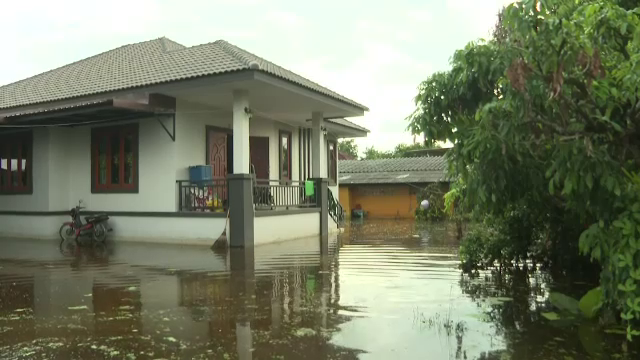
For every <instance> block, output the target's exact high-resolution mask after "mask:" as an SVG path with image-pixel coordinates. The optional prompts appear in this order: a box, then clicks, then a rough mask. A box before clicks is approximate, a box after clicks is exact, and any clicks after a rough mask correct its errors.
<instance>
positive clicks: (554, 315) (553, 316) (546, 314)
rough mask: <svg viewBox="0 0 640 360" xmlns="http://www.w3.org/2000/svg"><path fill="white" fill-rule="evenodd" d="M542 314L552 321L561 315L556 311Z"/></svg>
mask: <svg viewBox="0 0 640 360" xmlns="http://www.w3.org/2000/svg"><path fill="white" fill-rule="evenodd" d="M540 315H542V316H543V317H544V318H545V319H547V320H550V321H554V320H560V315H558V314H557V313H554V312H543V313H541V314H540Z"/></svg>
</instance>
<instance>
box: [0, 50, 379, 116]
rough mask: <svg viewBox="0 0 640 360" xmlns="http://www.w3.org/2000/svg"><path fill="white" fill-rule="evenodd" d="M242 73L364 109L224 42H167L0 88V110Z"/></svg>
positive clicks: (100, 56) (103, 55) (88, 60)
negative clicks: (256, 73)
mask: <svg viewBox="0 0 640 360" xmlns="http://www.w3.org/2000/svg"><path fill="white" fill-rule="evenodd" d="M242 70H256V71H262V72H265V73H267V74H270V75H273V76H276V77H279V78H282V79H284V80H287V81H290V82H292V83H295V84H297V85H300V86H303V87H305V88H308V89H310V90H313V91H316V92H318V93H321V94H324V95H326V96H329V97H332V98H334V99H336V100H339V101H342V102H345V103H347V104H350V105H353V106H356V107H358V108H361V109H363V110H368V109H367V108H366V107H365V106H364V105H361V104H359V103H357V102H355V101H353V100H350V99H348V98H346V97H344V96H342V95H340V94H338V93H336V92H334V91H331V90H329V89H327V88H325V87H323V86H321V85H319V84H317V83H315V82H312V81H310V80H308V79H305V78H304V77H302V76H300V75H297V74H295V73H293V72H291V71H289V70H287V69H284V68H282V67H280V66H278V65H276V64H274V63H271V62H269V61H267V60H265V59H263V58H261V57H258V56H256V55H253V54H251V53H249V52H247V51H245V50H243V49H240V48H238V47H237V46H234V45H232V44H229V43H228V42H226V41H223V40H218V41H216V42H213V43H208V44H203V45H197V46H192V47H185V46H183V45H180V44H178V43H176V42H174V41H172V40H169V39H167V38H160V39H155V40H150V41H145V42H141V43H136V44H130V45H124V46H121V47H119V48H116V49H113V50H110V51H107V52H104V53H101V54H98V55H94V56H92V57H89V58H86V59H84V60H80V61H77V62H74V63H71V64H69V65H65V66H63V67H60V68H57V69H54V70H50V71H47V72H45V73H42V74H39V75H36V76H33V77H30V78H27V79H24V80H21V81H18V82H15V83H12V84H8V85H5V86H2V87H0V109H6V108H14V107H19V106H25V105H30V104H37V103H44V102H49V101H56V100H62V99H69V98H75V97H81V96H86V95H92V94H99V93H104V92H109V91H115V90H122V89H129V88H137V87H144V86H148V85H153V84H160V83H166V82H172V81H178V80H184V79H190V78H196V77H201V76H207V75H217V74H224V73H231V72H236V71H242Z"/></svg>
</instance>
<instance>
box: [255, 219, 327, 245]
mask: <svg viewBox="0 0 640 360" xmlns="http://www.w3.org/2000/svg"><path fill="white" fill-rule="evenodd" d="M285 224H286V225H285ZM254 226H255V233H254V243H255V245H256V246H258V245H264V244H269V243H274V242H278V241H284V240H292V239H300V238H305V237H309V236H318V234H319V228H320V213H319V212H318V213H315V212H314V213H309V214H294V215H277V216H260V217H256V218H255V223H254Z"/></svg>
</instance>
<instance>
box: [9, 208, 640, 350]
mask: <svg viewBox="0 0 640 360" xmlns="http://www.w3.org/2000/svg"><path fill="white" fill-rule="evenodd" d="M454 234H455V231H454V229H453V228H452V227H450V226H448V225H447V224H435V225H415V224H414V223H412V222H399V221H370V222H365V223H360V224H358V223H354V224H351V225H350V226H348V227H347V229H346V230H345V232H344V233H343V234H341V235H340V237H339V238H338V239H335V238H334V239H331V241H330V247H329V253H328V254H326V255H321V250H320V245H319V240H318V239H301V240H296V241H291V242H285V243H281V244H274V245H267V246H261V247H258V248H256V249H255V251H254V252H253V253H252V252H247V251H240V252H236V251H234V252H232V253H230V254H226V255H218V254H214V253H212V252H211V251H210V250H209V249H207V248H202V247H192V246H167V245H151V244H133V243H119V244H110V245H109V246H108V247H107V248H106V249H105V248H95V249H93V248H90V247H87V248H85V249H83V250H82V251H79V252H77V253H75V254H69V255H66V256H65V255H63V254H61V253H60V251H59V249H58V247H57V243H55V242H47V241H30V240H11V239H7V240H0V358H2V359H586V358H594V359H596V358H628V359H638V358H640V356H638V354H637V353H635V352H634V350H633V349H630V346H629V345H625V344H623V342H622V339H623V337H621V336H620V335H615V334H605V333H603V332H602V331H600V329H598V328H597V325H595V324H579V325H575V324H569V325H567V324H564V325H562V324H560V325H558V324H555V323H550V322H549V321H547V320H545V319H544V318H543V317H541V316H540V312H541V311H544V310H545V309H548V308H549V303H548V294H549V291H550V290H551V289H555V288H559V289H562V290H567V291H569V290H570V289H576V287H578V288H579V287H580V286H583V287H585V288H586V287H588V286H587V285H586V284H567V283H553V282H552V281H551V280H550V279H549V277H548V276H546V275H545V274H544V273H543V272H535V273H532V272H515V273H511V274H508V275H503V276H493V275H491V274H490V273H486V274H480V276H479V277H477V278H469V277H467V276H463V275H462V274H461V272H460V270H458V268H457V266H458V259H457V251H458V245H459V244H458V243H457V242H456V240H455V239H454V237H453V236H454ZM576 291H581V290H576Z"/></svg>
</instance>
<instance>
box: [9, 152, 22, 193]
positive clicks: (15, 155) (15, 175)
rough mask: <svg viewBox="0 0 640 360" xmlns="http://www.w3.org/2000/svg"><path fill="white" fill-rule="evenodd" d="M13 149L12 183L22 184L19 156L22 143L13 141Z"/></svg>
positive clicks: (13, 184) (14, 184)
mask: <svg viewBox="0 0 640 360" xmlns="http://www.w3.org/2000/svg"><path fill="white" fill-rule="evenodd" d="M9 147H10V149H11V185H12V186H18V185H20V178H19V177H18V157H19V153H20V144H18V143H13V144H11V145H9Z"/></svg>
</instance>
